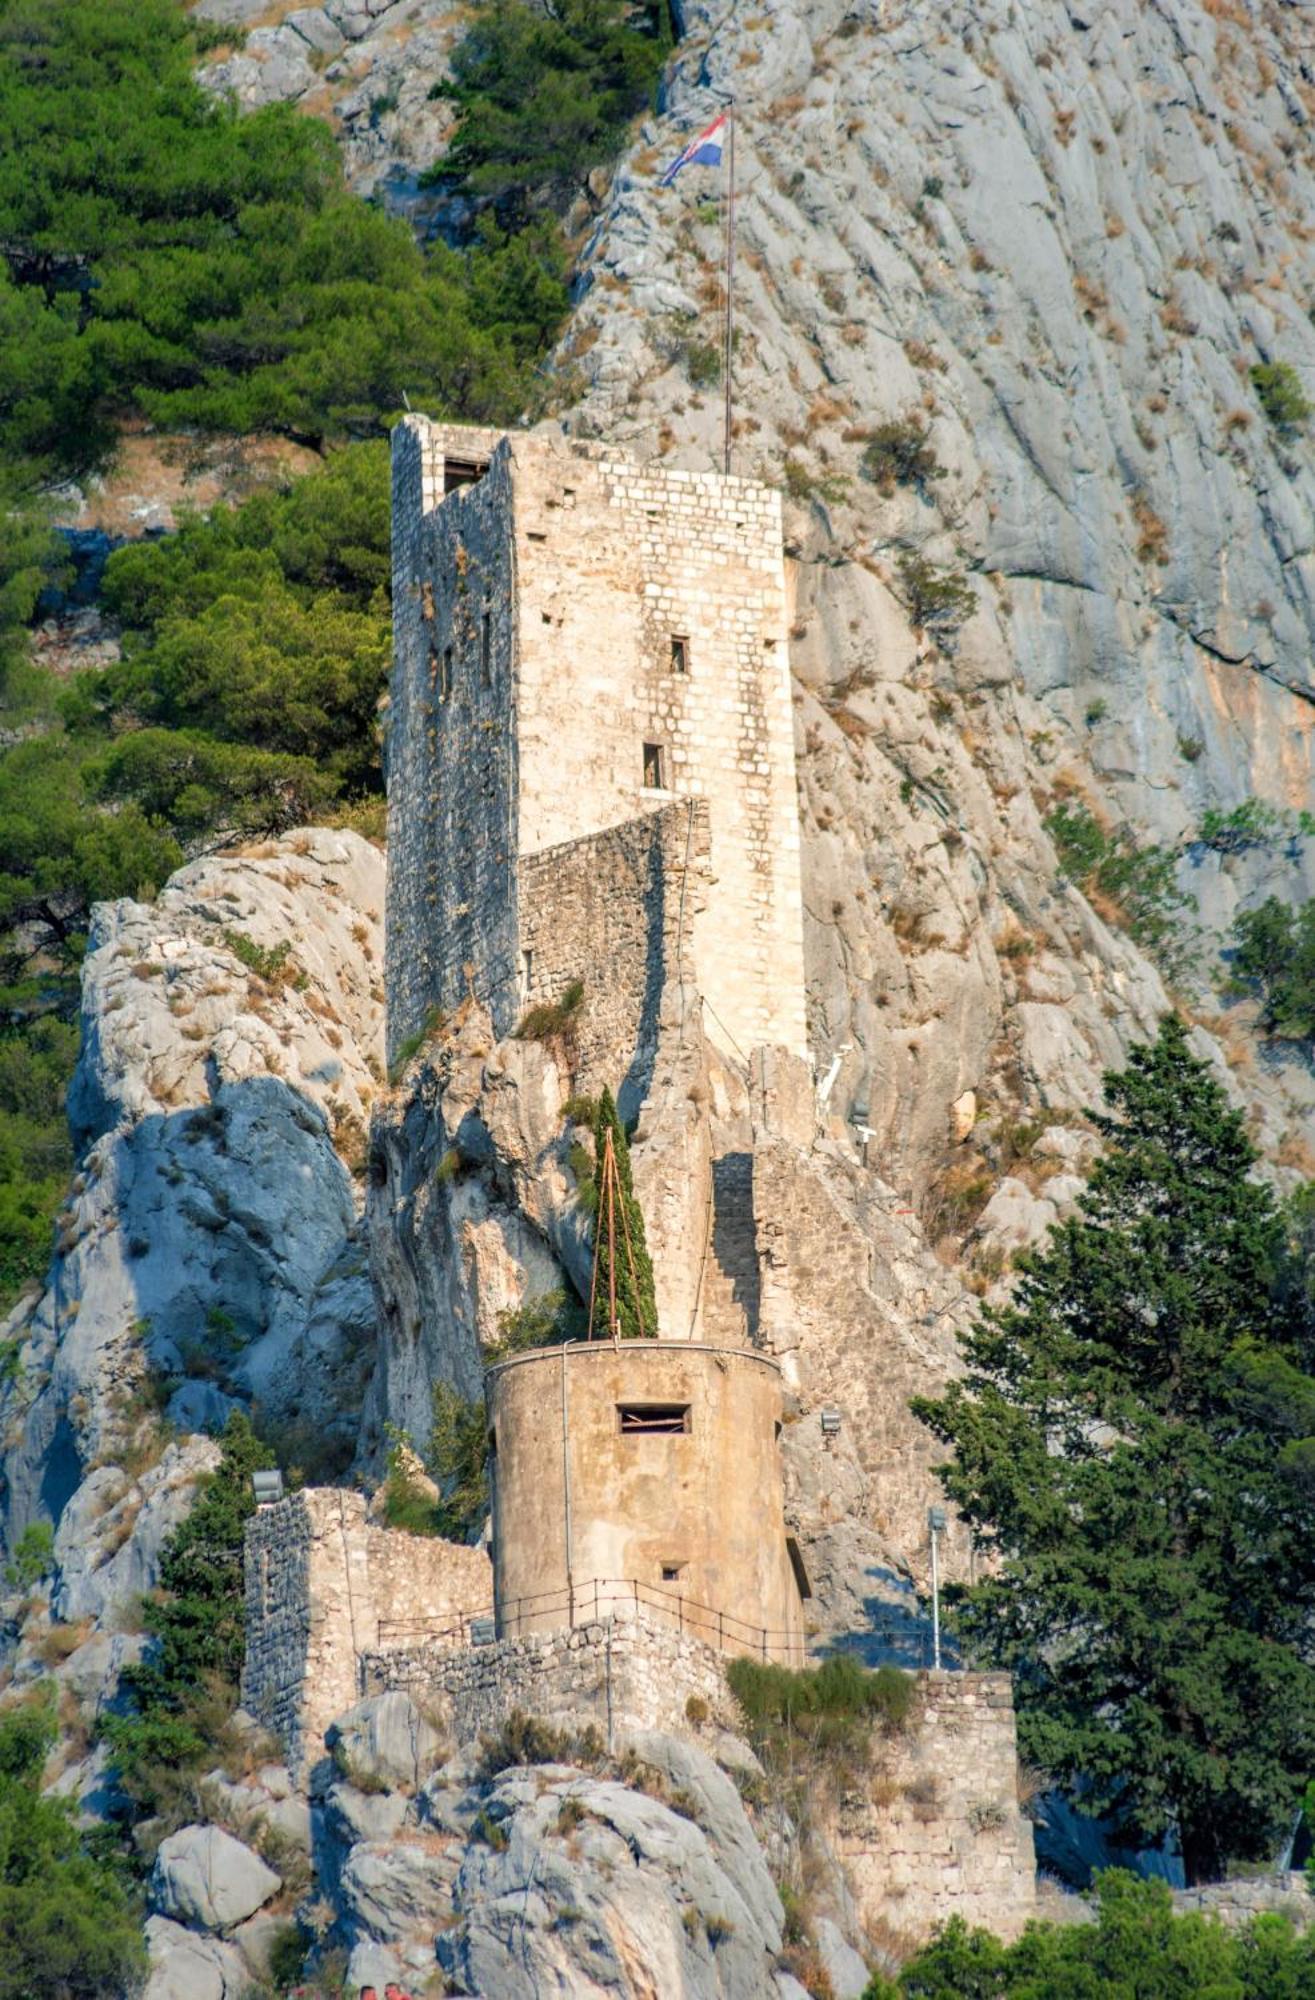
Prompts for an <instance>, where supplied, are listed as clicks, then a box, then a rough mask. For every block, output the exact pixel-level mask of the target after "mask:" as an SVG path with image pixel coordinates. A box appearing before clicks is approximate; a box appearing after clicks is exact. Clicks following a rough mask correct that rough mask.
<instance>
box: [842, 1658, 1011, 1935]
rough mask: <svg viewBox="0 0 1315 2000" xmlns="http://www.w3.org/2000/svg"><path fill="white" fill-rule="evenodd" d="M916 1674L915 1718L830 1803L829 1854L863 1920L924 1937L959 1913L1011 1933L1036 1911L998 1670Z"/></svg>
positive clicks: (1006, 1701) (1004, 1684) (1005, 1688)
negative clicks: (864, 1774) (866, 1772)
mask: <svg viewBox="0 0 1315 2000" xmlns="http://www.w3.org/2000/svg"><path fill="white" fill-rule="evenodd" d="M918 1683H919V1706H918V1712H917V1714H916V1716H915V1717H914V1718H912V1719H911V1721H910V1723H909V1725H908V1726H907V1727H906V1729H905V1730H903V1731H902V1732H901V1733H899V1734H898V1735H896V1736H893V1737H891V1738H890V1739H889V1740H888V1741H887V1742H885V1743H883V1744H882V1745H881V1747H880V1751H879V1754H878V1759H877V1766H876V1771H875V1775H874V1776H873V1777H872V1778H870V1779H868V1780H867V1781H865V1782H861V1783H860V1782H857V1781H856V1782H855V1784H854V1785H853V1787H852V1789H847V1790H846V1791H845V1793H844V1795H843V1797H842V1799H841V1801H840V1804H839V1806H838V1808H837V1809H836V1814H835V1824H834V1827H833V1829H832V1837H833V1840H834V1843H835V1848H836V1852H837V1853H838V1855H839V1856H840V1859H841V1860H842V1862H843V1863H844V1867H845V1871H846V1874H847V1875H848V1877H849V1881H850V1886H851V1888H852V1890H853V1893H854V1898H855V1901H856V1902H857V1904H858V1907H859V1911H860V1913H861V1915H862V1917H863V1919H864V1920H865V1921H866V1922H879V1923H881V1924H884V1925H888V1926H889V1927H890V1929H891V1930H893V1931H896V1932H899V1933H902V1934H903V1935H905V1936H907V1937H909V1938H924V1937H926V1936H927V1934H928V1932H929V1931H930V1930H931V1929H932V1927H933V1926H934V1925H936V1924H940V1923H944V1922H945V1921H946V1920H947V1919H948V1918H950V1917H954V1916H960V1917H963V1918H964V1919H965V1921H966V1922H967V1923H969V1924H983V1925H985V1926H986V1927H987V1928H988V1929H989V1930H993V1931H995V1932H996V1933H997V1935H999V1936H1001V1937H1012V1936H1016V1935H1017V1933H1018V1932H1019V1931H1020V1930H1021V1929H1022V1927H1023V1925H1024V1924H1025V1923H1026V1921H1027V1919H1028V1918H1029V1917H1031V1916H1033V1915H1035V1913H1036V1861H1035V1856H1034V1853H1033V1847H1032V1828H1031V1825H1030V1823H1029V1822H1028V1821H1027V1820H1026V1819H1024V1818H1023V1815H1022V1814H1021V1812H1020V1811H1019V1808H1018V1745H1017V1736H1016V1731H1015V1724H1014V1704H1013V1693H1012V1688H1011V1684H1010V1680H1009V1676H1008V1675H1007V1674H950V1673H924V1674H920V1675H919V1676H918Z"/></svg>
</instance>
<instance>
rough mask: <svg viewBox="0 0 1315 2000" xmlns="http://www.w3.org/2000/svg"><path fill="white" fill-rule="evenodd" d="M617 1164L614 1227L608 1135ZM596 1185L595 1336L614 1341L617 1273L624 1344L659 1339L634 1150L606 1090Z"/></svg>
mask: <svg viewBox="0 0 1315 2000" xmlns="http://www.w3.org/2000/svg"><path fill="white" fill-rule="evenodd" d="M609 1134H610V1136H611V1140H612V1154H613V1157H614V1159H615V1161H616V1180H617V1187H616V1199H615V1204H614V1206H615V1217H614V1221H613V1222H612V1223H611V1224H609V1217H608V1205H607V1201H606V1198H605V1192H604V1183H603V1162H604V1158H605V1156H606V1151H607V1140H608V1136H609ZM594 1158H595V1161H596V1163H597V1164H596V1167H595V1186H596V1188H597V1190H598V1206H597V1209H596V1211H595V1215H594V1243H595V1277H594V1298H593V1314H592V1318H591V1321H590V1328H589V1331H590V1336H591V1338H593V1339H599V1338H602V1339H610V1337H611V1333H612V1304H611V1287H612V1273H613V1269H614V1268H615V1273H616V1316H617V1321H618V1323H619V1325H620V1328H621V1338H622V1339H623V1340H638V1339H640V1338H647V1339H653V1338H654V1337H655V1336H656V1334H657V1300H656V1298H655V1296H654V1291H653V1261H652V1259H651V1257H650V1256H649V1254H648V1243H647V1240H646V1238H645V1235H644V1213H643V1210H642V1209H641V1208H640V1206H639V1203H638V1201H637V1200H636V1198H635V1184H634V1180H633V1178H632V1176H631V1172H630V1146H629V1143H628V1142H627V1139H626V1135H625V1127H624V1126H623V1125H622V1123H621V1120H620V1119H619V1118H618V1117H617V1114H616V1104H615V1103H614V1101H613V1098H612V1093H611V1091H610V1090H608V1089H607V1087H606V1085H604V1087H603V1094H602V1096H601V1097H600V1098H599V1100H598V1110H597V1113H596V1114H595V1117H594Z"/></svg>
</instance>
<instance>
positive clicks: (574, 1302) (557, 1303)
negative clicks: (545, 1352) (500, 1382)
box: [484, 1286, 587, 1363]
mask: <svg viewBox="0 0 1315 2000" xmlns="http://www.w3.org/2000/svg"><path fill="white" fill-rule="evenodd" d="M586 1330H587V1328H586V1315H585V1310H584V1307H583V1306H582V1305H581V1303H580V1301H579V1299H578V1298H577V1297H576V1296H575V1293H574V1292H573V1291H569V1292H568V1291H567V1289H566V1288H565V1287H564V1286H561V1287H559V1288H558V1289H557V1290H556V1291H551V1292H540V1293H539V1294H538V1296H537V1297H536V1298H532V1299H526V1300H525V1302H524V1304H523V1305H519V1306H513V1307H511V1308H510V1309H509V1310H508V1311H507V1312H504V1313H501V1314H499V1317H498V1337H497V1340H496V1341H495V1342H493V1343H492V1344H491V1345H490V1346H489V1347H487V1348H486V1349H485V1357H484V1358H485V1360H486V1361H488V1362H490V1363H492V1362H494V1361H505V1360H506V1359H507V1357H508V1355H511V1354H524V1353H526V1352H527V1351H528V1350H529V1349H531V1348H535V1347H557V1346H559V1345H560V1344H561V1343H562V1342H563V1341H566V1340H582V1339H583V1338H584V1335H585V1332H586Z"/></svg>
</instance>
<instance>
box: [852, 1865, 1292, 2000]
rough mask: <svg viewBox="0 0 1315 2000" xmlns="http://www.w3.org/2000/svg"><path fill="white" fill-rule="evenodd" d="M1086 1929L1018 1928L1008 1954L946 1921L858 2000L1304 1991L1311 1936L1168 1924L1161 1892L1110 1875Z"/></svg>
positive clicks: (1169, 1912)
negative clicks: (897, 1968)
mask: <svg viewBox="0 0 1315 2000" xmlns="http://www.w3.org/2000/svg"><path fill="white" fill-rule="evenodd" d="M1096 1894H1097V1919H1096V1922H1095V1923H1094V1924H1050V1923H1032V1924H1029V1925H1028V1927H1027V1929H1026V1931H1025V1932H1024V1934H1023V1936H1022V1937H1021V1938H1020V1939H1019V1940H1018V1942H1017V1943H1016V1944H1011V1945H1004V1944H1001V1942H1000V1940H999V1938H996V1937H992V1935H991V1933H990V1932H989V1931H983V1930H974V1931H970V1930H969V1928H968V1926H967V1925H966V1924H965V1923H964V1921H963V1919H962V1918H961V1917H953V1918H951V1920H950V1922H949V1923H948V1924H947V1925H946V1926H945V1928H944V1930H943V1931H942V1932H941V1934H940V1935H939V1937H937V1938H936V1939H935V1940H934V1941H933V1942H932V1943H931V1944H929V1945H927V1946H925V1947H924V1948H923V1950H922V1951H920V1952H918V1954H917V1955H916V1957H914V1958H912V1959H911V1960H910V1961H909V1963H908V1964H907V1965H906V1966H905V1967H904V1968H903V1970H902V1972H901V1973H900V1975H899V1978H898V1979H896V1980H893V1981H892V1980H886V1979H882V1978H881V1977H879V1976H878V1977H876V1978H874V1979H873V1980H872V1981H871V1982H870V1983H869V1985H868V1987H867V1989H866V1991H865V1993H864V1995H863V2000H1305V1996H1306V1995H1307V1994H1309V1993H1311V1992H1312V1991H1315V1931H1308V1932H1306V1934H1305V1935H1304V1936H1299V1935H1298V1934H1297V1933H1296V1932H1295V1931H1294V1930H1293V1927H1292V1925H1291V1924H1290V1923H1289V1922H1288V1921H1287V1919H1286V1918H1284V1917H1279V1916H1262V1917H1256V1918H1254V1919H1253V1920H1252V1921H1251V1922H1250V1923H1246V1924H1242V1925H1239V1926H1238V1928H1236V1929H1229V1928H1227V1927H1226V1926H1225V1925H1224V1924H1222V1923H1221V1922H1219V1920H1218V1919H1217V1918H1214V1917H1207V1916H1201V1915H1198V1914H1196V1913H1194V1912H1193V1913H1189V1914H1185V1915H1182V1916H1178V1915H1175V1913H1174V1908H1173V1902H1172V1898H1171V1897H1170V1894H1169V1890H1168V1888H1167V1887H1166V1885H1165V1884H1164V1883H1163V1882H1158V1881H1141V1880H1139V1879H1138V1878H1137V1877H1136V1876H1135V1875H1131V1874H1129V1873H1128V1872H1127V1871H1126V1870H1125V1869H1120V1868H1110V1869H1107V1870H1106V1871H1105V1873H1104V1874H1102V1875H1101V1876H1100V1877H1099V1879H1098V1882H1097V1887H1096Z"/></svg>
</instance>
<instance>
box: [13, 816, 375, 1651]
mask: <svg viewBox="0 0 1315 2000" xmlns="http://www.w3.org/2000/svg"><path fill="white" fill-rule="evenodd" d="M382 906H383V863H382V857H381V856H380V855H379V854H378V852H377V851H376V850H375V849H374V848H373V847H371V846H370V845H369V844H368V843H367V842H365V841H363V840H361V839H360V838H359V837H358V836H357V835H355V834H350V833H334V832H329V831H326V830H323V829H320V830H316V831H313V832H305V833H299V834H291V835H289V836H287V837H286V838H285V839H283V840H281V841H278V842H272V843H270V844H268V845H267V846H265V847H263V848H257V849H254V850H249V851H248V852H246V853H244V854H241V855H236V854H231V853H225V854H220V855H215V856H212V857H210V858H208V859H205V860H201V861H197V862H194V863H192V864H191V865H190V866H189V867H187V868H185V869H183V870H181V871H180V873H179V874H177V875H176V876H174V878H173V879H172V881H171V882H170V883H169V884H168V885H167V886H166V887H165V889H164V890H163V891H162V893H161V895H160V897H159V899H158V900H157V901H156V903H155V904H153V905H150V906H148V905H145V904H136V903H116V904H112V905H105V906H102V907H101V908H100V909H99V910H98V912H97V915H96V919H95V923H94V926H93V930H92V935H91V938H90V942H89V950H88V954H87V960H86V965H85V969H84V976H83V1045H82V1053H81V1057H80V1060H79V1065H78V1070H77V1074H76V1076H75V1078H74V1081H73V1084H72V1086H71V1089H70V1094H69V1109H70V1118H71V1122H72V1124H73V1128H74V1133H75V1137H76V1139H77V1142H78V1146H79V1152H80V1166H79V1172H78V1175H77V1178H76V1180H75V1181H74V1184H73V1189H72V1192H71V1194H70V1198H69V1202H68V1205H67V1207H66V1209H65V1210H64V1212H63V1214H62V1215H61V1218H60V1222H59V1230H58V1237H57V1242H56V1246H55V1255H54V1261H53V1263H52V1266H51V1270H50V1275H49V1280H48V1283H47V1287H46V1289H45V1291H44V1292H43V1293H42V1295H41V1296H40V1297H39V1298H38V1299H36V1300H35V1301H31V1300H30V1301H28V1302H26V1303H25V1304H24V1305H22V1306H20V1307H19V1308H18V1309H17V1310H16V1312H15V1313H14V1314H13V1315H12V1316H11V1319H10V1322H9V1324H8V1327H7V1328H6V1334H7V1337H8V1338H9V1339H10V1340H11V1341H12V1342H13V1343H14V1346H13V1347H12V1349H11V1350H10V1352H11V1353H12V1354H13V1356H14V1362H13V1366H12V1367H11V1369H10V1371H9V1375H8V1378H7V1382H6V1386H5V1389H4V1419H5V1430H4V1438H3V1456H2V1457H0V1475H2V1477H3V1494H4V1503H5V1505H4V1530H5V1537H6V1541H7V1545H8V1547H9V1548H10V1549H12V1548H13V1547H14V1545H15V1543H16V1541H17V1539H18V1538H19V1536H20V1535H21V1534H22V1532H23V1530H24V1529H25V1528H26V1527H27V1526H28V1525H29V1524H31V1523H39V1522H48V1523H51V1524H52V1525H53V1526H54V1528H55V1536H54V1551H53V1554H54V1560H53V1565H52V1569H51V1572H50V1575H49V1578H48V1581H47V1586H46V1595H45V1598H44V1599H43V1600H42V1601H43V1602H48V1604H49V1610H50V1615H51V1616H53V1617H54V1618H56V1619H57V1620H59V1621H61V1622H62V1623H63V1624H64V1625H65V1626H73V1627H75V1626H76V1625H77V1623H78V1621H80V1620H91V1619H100V1618H105V1619H109V1618H111V1617H115V1616H118V1615H119V1614H122V1613H126V1611H127V1610H128V1608H129V1607H130V1606H132V1605H133V1604H135V1602H136V1600H137V1599H138V1598H139V1597H140V1595H141V1594H142V1593H143V1592H145V1591H148V1590H149V1589H151V1588H152V1587H153V1585H154V1584H155V1582H156V1579H157V1576H158V1568H157V1564H158V1557H159V1550H160V1547H161V1544H162V1542H163V1540H164V1538H165V1537H166V1535H167V1534H168V1533H169V1531H170V1529H171V1528H172V1527H174V1526H175V1525H176V1523H177V1522H178V1521H179V1520H180V1519H181V1518H182V1516H183V1515H184V1514H185V1512H186V1511H187V1508H188V1506H189V1505H190V1502H191V1494H192V1487H193V1485H194V1482H195V1480H196V1478H197V1476H198V1475H199V1474H200V1473H201V1472H203V1471H205V1470H207V1469H208V1468H210V1467H211V1466H212V1465H213V1464H214V1463H215V1461H216V1458H217V1448H216V1446H215V1445H214V1444H213V1442H212V1441H211V1440H210V1438H208V1437H206V1436H203V1435H195V1433H197V1432H201V1431H215V1430H218V1429H221V1428H222V1426H223V1423H224V1421H225V1419H226V1416H227V1412H228V1411H229V1410H230V1409H232V1408H234V1407H239V1406H254V1405H259V1407H260V1409H261V1410H262V1412H263V1414H264V1419H265V1421H266V1422H267V1424H270V1425H273V1426H274V1427H276V1428H279V1427H281V1430H282V1435H283V1439H284V1444H283V1456H284V1461H285V1463H287V1464H292V1463H297V1462H298V1461H299V1460H300V1459H303V1458H305V1457H307V1456H310V1455H312V1454H317V1455H318V1457H319V1460H320V1462H321V1463H323V1462H326V1461H327V1462H330V1463H331V1464H332V1465H333V1468H334V1469H335V1470H338V1469H341V1467H342V1466H344V1465H345V1464H346V1463H347V1461H348V1460H349V1459H350V1457H351V1455H352V1451H353V1449H354V1443H355V1420H354V1412H355V1411H356V1410H357V1409H359V1405H360V1399H361V1396H362V1393H363V1389H364V1378H365V1375H366V1374H367V1372H368V1370H369V1367H370V1365H371V1359H372V1350H373V1339H372V1336H373V1329H374V1313H373V1303H372V1299H371V1294H370V1286H369V1279H368V1275H367V1273H366V1269H365V1259H364V1250H363V1247H362V1245H361V1243H360V1240H359V1230H358V1220H357V1217H358V1206H359V1200H360V1196H359V1188H360V1177H361V1175H362V1174H363V1171H364V1166H365V1151H366V1136H365V1134H366V1120H367V1119H368V1117H369V1114H370V1107H371V1102H372V1099H373V1096H374V1094H375V1092H376V1091H377V1090H378V1088H379V1086H380V1082H381V1079H382V1075H383V1072H382V1067H381V1064H382V1038H381V1017H382V994H381V991H380V989H379V987H378V985H377V974H376V971H375V967H376V965H377V963H378V962H379V948H380V919H381V914H382ZM162 1416H164V1417H166V1418H167V1419H168V1424H169V1426H170V1428H169V1429H164V1428H162V1426H161V1417H162ZM173 1427H176V1428H177V1430H178V1431H179V1432H180V1433H182V1435H179V1436H177V1437H172V1436H171V1432H172V1429H173ZM189 1433H190V1434H191V1435H189ZM75 1658H76V1655H75ZM28 1660H29V1654H28V1653H26V1652H24V1650H23V1648H22V1647H20V1649H19V1652H18V1654H17V1662H18V1665H19V1666H20V1668H22V1667H23V1666H24V1663H25V1662H27V1661H28ZM38 1660H39V1655H37V1654H32V1655H31V1656H30V1663H31V1665H32V1666H33V1667H35V1666H36V1665H37V1664H38ZM106 1664H107V1672H109V1671H110V1668H111V1666H112V1664H113V1663H106Z"/></svg>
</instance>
